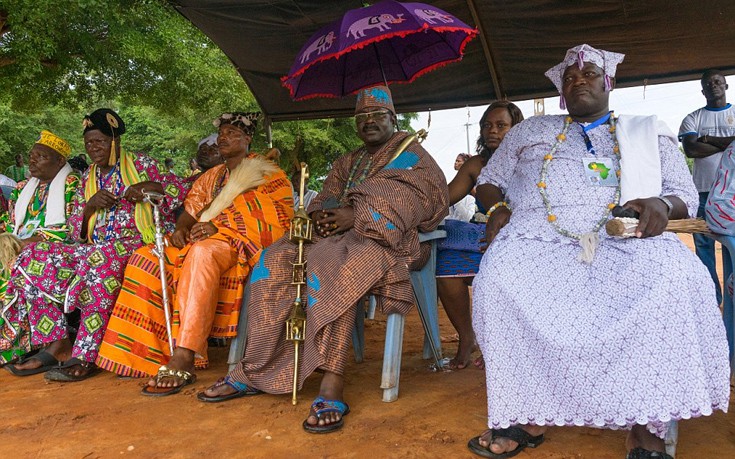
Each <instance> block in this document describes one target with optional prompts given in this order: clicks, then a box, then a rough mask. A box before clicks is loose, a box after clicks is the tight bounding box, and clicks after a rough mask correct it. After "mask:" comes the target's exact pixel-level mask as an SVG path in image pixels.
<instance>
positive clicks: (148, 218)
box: [84, 151, 156, 244]
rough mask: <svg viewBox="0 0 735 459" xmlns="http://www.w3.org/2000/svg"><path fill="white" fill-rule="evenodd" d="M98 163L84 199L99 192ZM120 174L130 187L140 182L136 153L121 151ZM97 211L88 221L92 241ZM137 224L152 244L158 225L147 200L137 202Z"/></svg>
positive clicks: (89, 235)
mask: <svg viewBox="0 0 735 459" xmlns="http://www.w3.org/2000/svg"><path fill="white" fill-rule="evenodd" d="M97 172H98V170H97V165H96V164H92V166H91V167H90V170H89V175H88V178H87V184H86V186H85V187H84V199H85V200H86V201H89V200H90V199H91V198H92V196H94V195H95V193H97V191H98V189H97ZM120 175H121V177H122V181H123V184H124V185H125V186H126V187H128V186H130V185H135V184H136V183H140V182H141V180H140V175H138V171H137V170H135V155H133V154H131V153H128V152H126V151H120ZM97 212H98V211H95V213H94V214H92V216H91V217H90V218H89V222H88V223H87V242H90V243H91V242H92V232H93V231H94V227H95V225H96V223H97ZM135 226H136V228H138V231H139V232H140V234H141V236H143V242H145V243H146V244H150V243H151V242H153V239H154V237H155V235H156V227H155V225H154V223H153V208H152V207H151V205H150V204H148V203H147V202H138V203H136V204H135Z"/></svg>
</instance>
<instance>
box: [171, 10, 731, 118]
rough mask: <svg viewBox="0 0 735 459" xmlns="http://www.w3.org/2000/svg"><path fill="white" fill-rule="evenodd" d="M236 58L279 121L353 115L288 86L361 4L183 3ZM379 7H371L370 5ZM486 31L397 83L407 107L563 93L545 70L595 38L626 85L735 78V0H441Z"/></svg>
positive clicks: (344, 106)
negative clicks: (315, 38) (712, 73)
mask: <svg viewBox="0 0 735 459" xmlns="http://www.w3.org/2000/svg"><path fill="white" fill-rule="evenodd" d="M172 3H173V4H174V6H175V7H176V8H177V9H178V11H179V12H181V14H182V15H184V16H185V17H186V18H188V19H189V20H190V21H191V22H192V23H193V24H194V25H195V26H196V27H198V28H199V29H200V30H201V31H202V32H204V34H206V35H207V36H209V37H210V38H211V39H212V41H214V43H216V44H217V45H218V46H219V47H220V48H221V49H222V51H224V53H225V54H226V55H227V56H228V57H229V58H230V59H231V60H232V62H233V63H234V65H235V67H236V68H237V70H238V72H239V73H240V75H242V77H243V78H244V80H245V82H246V83H247V84H248V86H249V87H250V90H251V91H252V92H253V94H254V95H255V98H256V100H257V101H258V103H259V104H260V107H261V109H262V110H263V111H264V112H265V114H266V115H267V116H268V117H270V119H272V120H274V121H278V120H293V119H309V118H326V117H333V116H345V115H351V114H352V113H353V110H354V99H353V98H351V97H349V98H343V99H310V100H306V101H302V102H294V101H292V100H291V99H290V97H289V93H288V90H287V89H286V88H284V87H283V86H281V81H280V78H281V76H283V75H285V74H286V73H288V71H289V68H290V67H291V64H292V63H293V60H294V59H295V57H296V55H297V53H298V52H299V50H300V49H301V46H302V45H303V44H304V43H305V42H306V41H307V40H308V39H309V37H311V35H312V34H313V33H314V32H316V31H317V30H318V29H320V28H321V27H322V26H324V25H326V24H328V23H330V22H332V21H334V20H336V19H338V18H339V17H340V16H341V15H342V14H343V13H344V12H345V11H347V10H349V9H353V8H359V7H361V6H362V4H363V1H360V0H330V1H322V0H303V1H301V0H244V1H243V0H173V1H172ZM371 3H372V2H371ZM425 3H430V4H432V5H434V6H436V7H438V8H441V9H443V10H445V11H447V12H449V13H452V14H454V15H455V16H457V17H458V18H459V19H461V20H462V21H464V22H466V23H467V24H470V25H474V26H476V27H477V28H478V29H479V31H480V34H479V36H478V38H476V39H474V40H473V41H472V42H470V44H469V45H468V46H467V48H466V50H465V51H466V54H465V57H464V59H463V60H462V61H461V62H459V63H454V64H450V65H448V66H446V67H443V68H440V69H438V70H435V71H433V72H430V73H428V74H426V75H424V76H422V77H420V78H419V79H417V80H416V81H414V82H413V83H411V84H397V85H392V86H391V89H392V91H393V95H394V98H395V105H396V109H397V110H398V111H399V112H412V111H425V110H428V109H432V110H437V109H445V108H456V107H464V106H467V105H470V106H472V105H485V104H488V103H490V102H492V101H494V100H496V99H499V98H508V99H511V100H524V99H531V98H537V97H549V96H555V95H558V94H557V92H556V90H555V89H554V87H553V85H552V84H551V82H550V81H549V80H548V79H546V77H544V72H545V71H546V70H547V69H548V68H549V67H551V66H553V65H555V64H557V63H558V62H559V61H561V59H562V58H563V57H564V53H565V52H566V50H567V49H568V48H570V47H572V46H575V45H577V44H581V43H589V44H590V45H592V46H595V47H602V48H605V49H608V50H611V51H616V52H622V53H625V54H626V58H625V61H624V62H623V63H622V64H621V65H620V67H618V75H617V86H618V87H626V86H639V85H643V84H654V83H667V82H676V81H684V80H691V79H697V78H699V76H700V75H701V73H702V71H703V70H705V69H708V68H718V69H720V70H722V71H723V72H725V73H726V74H731V73H735V2H733V1H732V0H702V1H698V2H692V1H687V0H675V1H671V0H652V1H647V2H641V1H639V0H589V1H585V2H570V1H568V0H513V1H507V0H436V1H431V0H429V1H427V2H425Z"/></svg>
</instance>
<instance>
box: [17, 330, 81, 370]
mask: <svg viewBox="0 0 735 459" xmlns="http://www.w3.org/2000/svg"><path fill="white" fill-rule="evenodd" d="M71 347H72V346H71V341H69V339H68V338H64V339H60V340H58V341H54V342H53V343H51V344H49V345H48V347H46V349H44V350H42V351H41V352H44V351H45V352H47V353H49V354H51V355H52V356H54V358H55V359H56V360H58V361H59V362H65V361H66V360H68V359H70V358H71ZM42 365H43V362H41V361H40V360H38V359H35V358H33V357H29V358H28V359H27V360H26V361H25V362H23V363H17V364H15V369H16V370H35V369H36V368H39V367H40V366H42Z"/></svg>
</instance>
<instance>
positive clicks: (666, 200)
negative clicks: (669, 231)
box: [658, 196, 674, 218]
mask: <svg viewBox="0 0 735 459" xmlns="http://www.w3.org/2000/svg"><path fill="white" fill-rule="evenodd" d="M658 198H659V199H660V200H661V201H663V203H664V204H666V207H667V208H668V212H666V216H667V217H668V218H671V214H672V212H674V203H673V202H671V200H670V199H669V198H667V197H666V196H659V197H658Z"/></svg>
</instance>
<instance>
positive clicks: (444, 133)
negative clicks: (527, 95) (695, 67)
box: [411, 77, 735, 181]
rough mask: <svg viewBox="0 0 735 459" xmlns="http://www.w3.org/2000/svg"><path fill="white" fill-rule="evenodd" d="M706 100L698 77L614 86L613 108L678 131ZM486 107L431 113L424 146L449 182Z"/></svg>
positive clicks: (418, 125)
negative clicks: (648, 117)
mask: <svg viewBox="0 0 735 459" xmlns="http://www.w3.org/2000/svg"><path fill="white" fill-rule="evenodd" d="M730 78H732V77H730ZM733 88H735V84H734V85H733ZM733 88H730V89H729V90H728V91H727V100H728V102H732V101H733ZM514 103H515V104H516V105H518V107H519V108H520V109H521V111H522V112H523V116H524V117H525V118H529V117H531V116H533V101H532V100H528V101H522V102H514ZM705 103H706V101H705V99H704V96H703V95H702V86H701V85H700V83H699V80H696V81H687V82H683V83H669V84H659V85H648V86H646V87H643V86H639V87H635V88H623V89H615V90H613V92H612V93H611V94H610V108H611V109H612V110H614V111H615V113H616V114H618V115H621V114H625V115H656V116H658V118H659V119H660V120H663V121H664V122H665V123H666V124H667V125H668V126H669V128H670V129H671V130H672V131H673V132H674V133H675V134H676V133H678V132H679V125H680V124H681V121H682V120H683V119H684V117H685V116H686V115H688V114H689V113H691V112H693V111H694V110H696V109H698V108H701V107H703V106H704V105H705ZM544 105H545V110H546V114H547V115H554V114H560V113H566V112H565V111H563V110H561V109H559V98H558V97H553V98H547V99H545V100H544ZM486 108H487V106H481V107H469V109H468V108H457V109H453V110H438V111H432V112H431V126H430V127H429V129H428V131H429V135H428V137H427V138H426V140H424V142H423V146H424V148H425V149H426V150H427V151H428V152H429V153H431V155H432V156H433V157H434V159H435V160H436V162H437V163H439V166H440V167H441V168H442V170H443V171H444V175H445V176H446V177H447V181H450V180H451V179H452V178H453V177H454V175H455V174H456V172H455V171H454V160H455V158H456V157H457V154H458V153H466V152H467V129H468V128H467V126H466V125H467V124H469V143H470V150H471V153H472V154H474V153H475V152H474V146H475V143H476V141H477V136H478V135H479V134H480V127H479V124H478V123H479V121H480V117H481V116H482V114H483V112H484V111H485V109H486ZM468 110H469V120H468V117H467V115H468ZM427 120H428V112H422V113H419V118H418V120H416V121H414V122H412V123H411V125H412V127H413V128H414V129H416V130H418V129H426V126H427Z"/></svg>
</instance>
